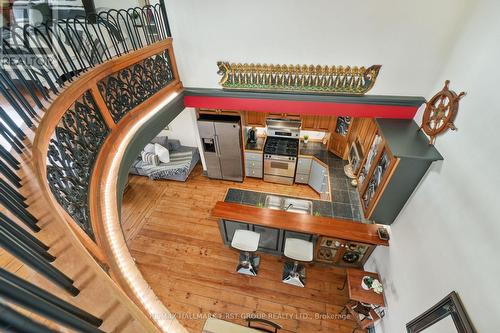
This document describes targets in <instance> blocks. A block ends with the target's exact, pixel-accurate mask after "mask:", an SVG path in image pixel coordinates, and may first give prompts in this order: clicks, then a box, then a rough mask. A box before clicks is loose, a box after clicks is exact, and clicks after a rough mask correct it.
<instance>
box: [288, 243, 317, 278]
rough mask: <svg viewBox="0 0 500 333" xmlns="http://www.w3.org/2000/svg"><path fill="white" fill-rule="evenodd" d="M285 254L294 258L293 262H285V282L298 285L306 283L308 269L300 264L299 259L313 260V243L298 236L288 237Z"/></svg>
mask: <svg viewBox="0 0 500 333" xmlns="http://www.w3.org/2000/svg"><path fill="white" fill-rule="evenodd" d="M284 255H285V257H287V258H290V259H293V260H294V262H293V265H292V264H291V263H285V267H284V269H283V282H284V283H288V284H292V285H294V286H298V287H302V288H303V287H304V286H305V284H306V269H305V267H304V266H303V265H299V261H302V262H310V261H312V260H313V243H312V242H308V241H305V240H302V239H297V238H287V239H286V240H285V251H284Z"/></svg>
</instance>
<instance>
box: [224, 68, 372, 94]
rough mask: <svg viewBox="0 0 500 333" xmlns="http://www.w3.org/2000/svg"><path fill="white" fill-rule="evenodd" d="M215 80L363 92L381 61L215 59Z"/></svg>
mask: <svg viewBox="0 0 500 333" xmlns="http://www.w3.org/2000/svg"><path fill="white" fill-rule="evenodd" d="M217 66H218V67H219V70H218V71H217V74H219V75H222V78H221V80H220V82H219V84H220V85H221V86H222V87H223V88H224V89H228V90H233V89H234V90H257V91H288V92H309V93H327V94H343V95H364V94H366V93H367V92H368V91H369V90H370V89H371V88H372V87H373V85H374V84H375V80H376V79H377V76H378V73H379V71H380V68H381V67H382V66H381V65H373V66H370V67H368V68H365V67H357V66H354V67H350V66H347V67H343V66H319V65H317V66H313V65H309V66H307V65H302V66H300V65H295V66H294V65H266V64H234V63H232V64H230V63H229V62H223V61H218V62H217Z"/></svg>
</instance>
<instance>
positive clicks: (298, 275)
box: [282, 262, 306, 288]
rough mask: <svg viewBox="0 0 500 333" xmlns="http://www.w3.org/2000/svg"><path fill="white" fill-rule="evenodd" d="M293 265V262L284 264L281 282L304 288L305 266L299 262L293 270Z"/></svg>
mask: <svg viewBox="0 0 500 333" xmlns="http://www.w3.org/2000/svg"><path fill="white" fill-rule="evenodd" d="M293 267H294V264H293V263H288V262H287V263H286V264H285V265H284V268H283V277H282V282H283V283H287V284H291V285H294V286H297V287H302V288H304V287H305V285H306V268H305V267H304V266H303V265H300V264H299V265H298V268H297V271H296V272H294V271H293Z"/></svg>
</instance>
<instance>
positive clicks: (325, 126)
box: [300, 115, 332, 131]
mask: <svg viewBox="0 0 500 333" xmlns="http://www.w3.org/2000/svg"><path fill="white" fill-rule="evenodd" d="M300 120H301V121H302V129H303V130H311V131H329V130H330V124H331V120H332V117H326V116H314V115H301V116H300Z"/></svg>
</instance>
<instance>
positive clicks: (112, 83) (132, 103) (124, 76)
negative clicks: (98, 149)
mask: <svg viewBox="0 0 500 333" xmlns="http://www.w3.org/2000/svg"><path fill="white" fill-rule="evenodd" d="M174 79H175V78H174V73H173V69H172V63H171V61H170V56H169V54H168V50H165V51H163V52H161V53H159V54H156V55H154V56H152V57H149V58H147V59H144V60H143V61H141V62H138V63H136V64H134V65H132V66H130V67H127V68H124V69H122V70H120V71H118V72H116V73H114V74H112V75H110V76H108V77H107V78H105V79H103V80H101V81H99V82H98V83H97V86H98V87H99V91H100V92H101V95H102V97H103V98H104V101H105V102H106V106H107V107H108V109H109V111H110V112H111V115H112V116H113V120H114V121H115V123H118V121H119V120H120V119H121V118H122V117H123V116H124V115H126V114H127V113H128V112H129V111H130V110H132V109H133V108H134V107H136V106H137V105H139V104H141V103H142V102H144V101H145V100H147V99H148V98H149V97H151V96H152V95H154V94H155V93H156V92H158V91H159V90H160V89H162V88H164V87H166V86H167V85H168V84H169V83H170V82H172V81H174Z"/></svg>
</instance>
